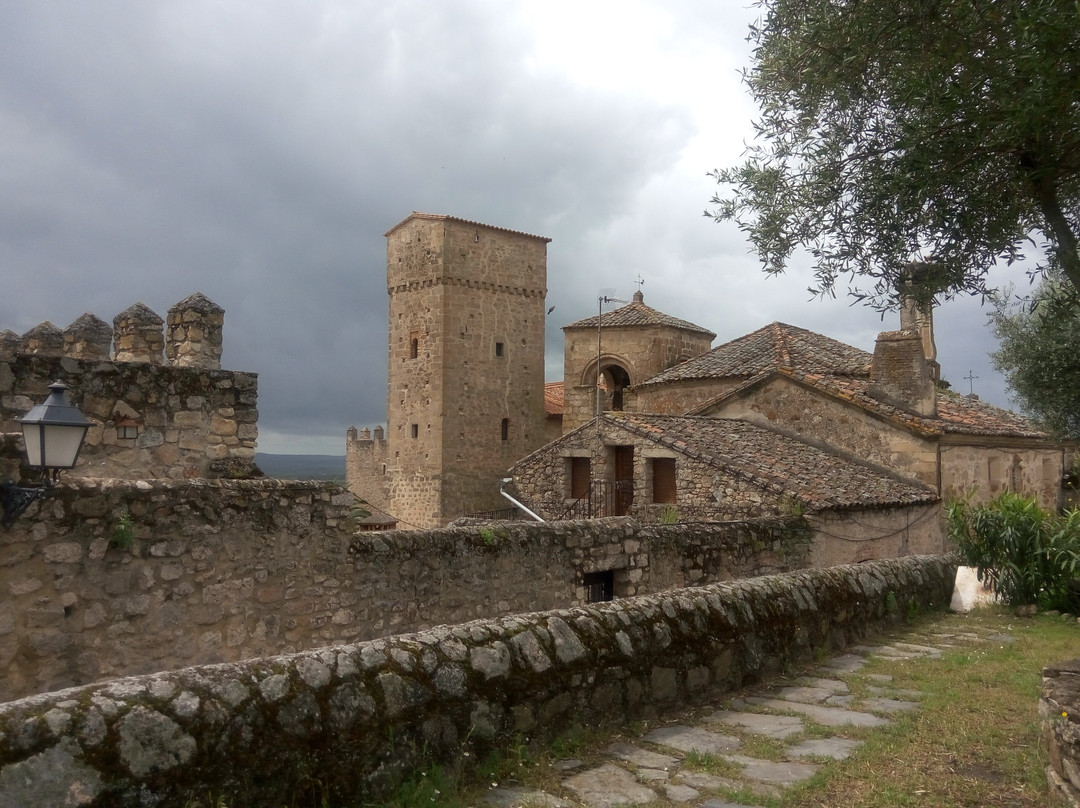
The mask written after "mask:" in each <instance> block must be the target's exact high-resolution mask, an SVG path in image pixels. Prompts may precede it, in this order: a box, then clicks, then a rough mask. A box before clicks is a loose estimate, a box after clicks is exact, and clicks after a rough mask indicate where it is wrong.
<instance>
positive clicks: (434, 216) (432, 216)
mask: <svg viewBox="0 0 1080 808" xmlns="http://www.w3.org/2000/svg"><path fill="white" fill-rule="evenodd" d="M410 219H428V220H431V221H447V222H458V223H459V224H467V225H472V226H473V227H486V228H487V229H488V230H498V231H499V232H501V233H511V234H513V235H515V236H525V237H527V238H535V239H539V240H540V241H544V242H548V243H550V242H551V239H550V238H549V237H548V236H538V235H536V234H535V233H526V232H525V231H523V230H511V229H510V228H508V227H498V226H496V225H493V224H484V222H474V221H473V220H472V219H462V218H461V217H459V216H450V215H449V214H446V213H421V212H420V211H418V210H414V211H413V212H412V213H410V214H409V215H408V216H406V217H405V218H404V219H402V220H401V221H400V222H398V223H397V224H395V225H394V226H393V227H391V228H390V229H389V230H387V231H386V232H385V233H383V237H384V238H385V237H386V236H389V235H390V234H391V233H393V232H394V231H395V230H397V229H398V228H399V227H401V226H402V225H403V224H405V223H406V222H407V221H409V220H410Z"/></svg>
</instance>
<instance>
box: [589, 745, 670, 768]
mask: <svg viewBox="0 0 1080 808" xmlns="http://www.w3.org/2000/svg"><path fill="white" fill-rule="evenodd" d="M604 753H605V754H607V755H610V756H611V757H613V758H618V759H619V760H625V761H626V762H627V763H633V764H634V765H635V766H641V767H643V768H647V769H672V768H675V767H676V766H678V765H679V759H678V758H676V757H672V756H671V755H661V754H660V753H659V752H650V751H648V750H647V749H642V748H640V747H637V746H634V745H633V744H628V743H623V742H621V741H620V742H619V743H613V744H611V746H609V747H608V748H607V749H605V750H604Z"/></svg>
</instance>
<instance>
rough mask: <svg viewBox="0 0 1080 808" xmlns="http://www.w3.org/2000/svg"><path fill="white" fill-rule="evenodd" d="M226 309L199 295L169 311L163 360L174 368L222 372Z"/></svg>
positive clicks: (196, 294) (192, 296) (186, 299)
mask: <svg viewBox="0 0 1080 808" xmlns="http://www.w3.org/2000/svg"><path fill="white" fill-rule="evenodd" d="M224 323H225V309H223V308H221V306H219V305H217V304H216V303H214V302H213V301H212V300H210V299H209V298H208V297H206V296H205V295H204V294H202V292H196V293H195V294H193V295H188V296H187V297H185V298H184V299H183V300H181V301H180V302H179V303H177V304H176V305H175V306H173V307H172V308H171V309H169V314H168V323H167V326H166V330H167V331H168V335H167V337H166V340H165V358H166V360H168V363H169V364H170V365H174V366H176V367H195V368H210V369H211V370H219V369H220V368H221V345H222V340H221V329H222V326H223V325H224Z"/></svg>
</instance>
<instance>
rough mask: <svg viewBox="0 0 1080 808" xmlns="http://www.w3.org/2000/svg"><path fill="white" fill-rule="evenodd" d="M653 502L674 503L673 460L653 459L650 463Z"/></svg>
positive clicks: (668, 458)
mask: <svg viewBox="0 0 1080 808" xmlns="http://www.w3.org/2000/svg"><path fill="white" fill-rule="evenodd" d="M652 500H653V502H674V501H675V458H674V457H655V458H653V461H652Z"/></svg>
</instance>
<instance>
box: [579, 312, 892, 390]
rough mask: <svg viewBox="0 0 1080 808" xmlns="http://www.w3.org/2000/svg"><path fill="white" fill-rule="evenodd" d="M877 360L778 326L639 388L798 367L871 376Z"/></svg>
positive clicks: (834, 342) (826, 339)
mask: <svg viewBox="0 0 1080 808" xmlns="http://www.w3.org/2000/svg"><path fill="white" fill-rule="evenodd" d="M594 319H595V318H594ZM871 359H872V356H871V355H870V354H869V353H867V352H866V351H863V350H860V349H858V348H855V347H853V346H851V345H847V344H845V343H843V342H840V341H838V340H835V339H832V338H831V337H826V336H824V335H823V334H816V333H814V332H813V331H807V330H806V329H805V328H797V327H795V326H793V325H788V324H787V323H779V322H777V323H771V324H769V325H767V326H765V327H764V328H759V329H758V330H757V331H754V332H752V333H750V334H746V335H745V336H742V337H739V338H738V339H733V340H731V342H726V343H724V344H723V345H719V346H717V347H716V348H713V349H712V350H711V351H709V352H708V353H704V354H702V355H701V356H697V357H694V358H693V359H688V360H687V361H685V362H682V363H681V364H678V365H675V366H674V367H671V368H668V369H667V370H665V371H663V372H662V373H658V374H657V375H655V376H653V377H652V378H649V379H646V380H645V381H643V382H642V383H641V384H640V385H638V386H639V387H644V386H646V385H651V384H664V383H665V382H674V381H691V380H698V379H725V378H732V377H739V376H742V377H752V376H756V375H757V374H759V373H763V372H765V371H769V370H773V369H775V368H784V367H787V368H798V369H800V370H802V371H804V372H806V373H829V374H833V375H837V376H868V375H869V373H870V360H871Z"/></svg>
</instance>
